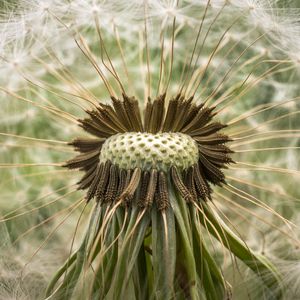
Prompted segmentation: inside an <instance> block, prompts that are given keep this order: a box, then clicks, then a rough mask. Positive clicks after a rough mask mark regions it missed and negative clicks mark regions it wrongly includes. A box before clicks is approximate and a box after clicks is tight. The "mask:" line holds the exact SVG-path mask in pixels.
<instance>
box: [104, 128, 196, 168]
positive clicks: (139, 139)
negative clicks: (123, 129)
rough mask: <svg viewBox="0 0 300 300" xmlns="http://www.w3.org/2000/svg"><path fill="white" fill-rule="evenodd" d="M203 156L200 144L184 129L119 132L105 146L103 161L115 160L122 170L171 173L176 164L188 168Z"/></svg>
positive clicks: (113, 161) (178, 166)
mask: <svg viewBox="0 0 300 300" xmlns="http://www.w3.org/2000/svg"><path fill="white" fill-rule="evenodd" d="M198 159H199V154H198V147H197V143H196V142H195V141H194V140H193V138H191V137H190V136H189V135H187V134H184V133H180V132H164V133H157V134H151V133H143V132H127V133H120V134H115V135H113V136H111V137H110V138H108V139H107V140H106V141H105V143H104V144H103V146H102V149H101V153H100V162H106V161H108V160H109V161H111V162H112V163H113V164H115V165H118V166H119V168H121V169H134V168H140V169H142V170H150V169H153V168H155V169H157V170H159V171H164V172H167V171H168V170H169V169H170V168H171V167H172V166H175V167H177V169H179V170H185V169H187V168H189V167H191V166H192V165H194V164H195V163H197V161H198Z"/></svg>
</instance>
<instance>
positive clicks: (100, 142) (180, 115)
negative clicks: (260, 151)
mask: <svg viewBox="0 0 300 300" xmlns="http://www.w3.org/2000/svg"><path fill="white" fill-rule="evenodd" d="M87 114H88V115H89V117H88V118H85V119H82V120H79V123H80V125H81V127H82V128H83V129H84V130H85V131H86V132H88V133H90V134H92V135H94V136H95V137H96V138H93V139H92V138H77V139H75V140H74V141H72V142H71V143H70V145H72V146H73V147H74V148H75V150H76V151H79V152H80V154H79V155H77V156H76V157H75V158H73V159H71V160H69V161H68V162H66V164H65V166H66V167H68V168H70V169H79V170H81V171H84V172H85V174H84V176H83V178H82V179H81V180H80V182H79V183H78V184H79V186H78V188H79V189H87V196H86V198H87V201H90V200H91V199H92V198H95V199H96V201H98V202H100V203H107V202H108V203H110V202H113V201H122V202H124V203H126V204H128V205H132V204H134V203H135V204H137V205H139V206H140V207H149V206H152V204H153V203H155V204H156V206H157V208H158V209H161V210H162V209H165V208H167V207H168V206H169V196H168V193H169V188H170V185H174V187H175V188H176V189H177V191H178V192H179V193H180V195H181V196H182V197H183V198H184V199H185V200H186V201H197V200H204V201H205V200H207V199H211V193H212V189H211V185H210V184H217V185H221V184H223V183H225V176H224V173H223V172H222V170H221V169H222V168H226V165H227V164H228V163H231V162H233V161H232V159H231V157H230V154H231V153H232V151H231V150H230V149H229V148H228V146H226V145H225V144H226V143H227V142H228V141H230V139H229V137H228V136H227V135H224V134H221V133H219V131H220V130H221V129H223V128H224V127H225V126H226V125H224V124H221V123H219V122H213V121H212V120H213V117H214V116H215V113H214V107H206V106H204V104H196V103H194V102H193V98H189V99H184V97H182V96H181V95H177V96H176V97H175V98H173V99H171V100H170V101H168V103H166V101H165V95H161V96H160V97H158V98H157V99H155V100H154V101H152V100H151V99H150V98H149V99H148V102H147V104H146V107H145V110H144V113H143V114H142V113H141V110H140V108H139V104H138V101H137V100H136V99H135V98H133V97H132V98H130V97H128V96H126V95H123V99H122V100H119V99H116V98H114V97H112V105H103V104H100V105H99V107H97V109H94V110H91V111H87Z"/></svg>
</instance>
